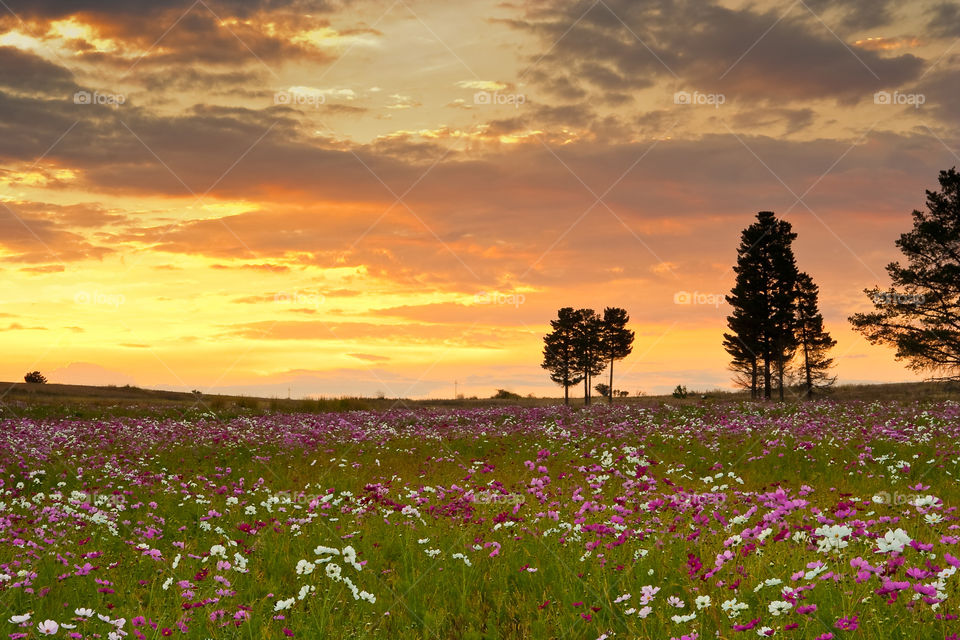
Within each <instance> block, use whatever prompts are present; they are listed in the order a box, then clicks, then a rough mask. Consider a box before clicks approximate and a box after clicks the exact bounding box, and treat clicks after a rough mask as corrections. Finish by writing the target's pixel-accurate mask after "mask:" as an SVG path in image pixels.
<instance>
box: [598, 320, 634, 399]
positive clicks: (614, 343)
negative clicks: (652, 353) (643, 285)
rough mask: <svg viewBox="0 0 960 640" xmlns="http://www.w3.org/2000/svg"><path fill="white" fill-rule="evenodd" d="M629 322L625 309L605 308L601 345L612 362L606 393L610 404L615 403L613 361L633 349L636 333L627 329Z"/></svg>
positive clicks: (607, 359) (610, 362)
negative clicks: (608, 391) (607, 391)
mask: <svg viewBox="0 0 960 640" xmlns="http://www.w3.org/2000/svg"><path fill="white" fill-rule="evenodd" d="M628 322H630V316H629V315H627V312H626V310H625V309H620V308H619V307H607V308H606V309H604V310H603V323H602V326H601V333H600V346H601V350H602V352H603V357H604V359H605V360H606V362H608V363H609V364H610V384H609V385H607V388H608V389H609V390H610V393H608V394H606V396H607V401H608V402H609V403H610V404H613V361H614V360H622V359H624V358H626V357H627V356H628V355H630V352H631V351H633V338H634V335H635V334H634V332H633V331H631V330H630V329H627V323H628ZM600 395H604V394H603V393H601V394H600Z"/></svg>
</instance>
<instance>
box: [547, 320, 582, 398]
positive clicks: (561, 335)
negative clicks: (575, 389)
mask: <svg viewBox="0 0 960 640" xmlns="http://www.w3.org/2000/svg"><path fill="white" fill-rule="evenodd" d="M579 317H580V316H579V314H578V312H576V311H574V309H573V307H564V308H562V309H560V310H559V311H558V312H557V319H556V320H551V321H550V327H551V328H552V329H553V331H551V332H550V333H548V334H547V335H546V336H544V337H543V342H544V345H543V364H542V365H540V366H542V367H543V368H544V369H546V370H548V371H549V372H550V379H551V380H553V381H554V382H556V383H557V384H559V385H562V386H563V403H564V404H570V387H572V386H573V385H575V384H579V383H580V381H581V380H583V377H582V376H581V374H580V372H579V366H580V365H579V360H578V359H577V337H578V336H577V331H578V329H577V323H578V321H579Z"/></svg>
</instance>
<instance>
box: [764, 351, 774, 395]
mask: <svg viewBox="0 0 960 640" xmlns="http://www.w3.org/2000/svg"><path fill="white" fill-rule="evenodd" d="M771 382H772V378H771V374H770V360H769V359H768V358H767V357H764V358H763V399H764V400H769V399H770V398H772V397H773V392H772V385H771Z"/></svg>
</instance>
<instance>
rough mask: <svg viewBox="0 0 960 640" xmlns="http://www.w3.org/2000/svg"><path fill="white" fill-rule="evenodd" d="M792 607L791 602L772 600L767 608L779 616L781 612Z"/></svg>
mask: <svg viewBox="0 0 960 640" xmlns="http://www.w3.org/2000/svg"><path fill="white" fill-rule="evenodd" d="M792 608H793V604H791V603H789V602H787V601H786V600H774V601H773V602H771V603H770V606H768V607H767V609H768V610H769V611H770V614H771V615H774V616H779V615H781V614H784V613H786V612H787V611H790V609H792Z"/></svg>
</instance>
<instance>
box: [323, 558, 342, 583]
mask: <svg viewBox="0 0 960 640" xmlns="http://www.w3.org/2000/svg"><path fill="white" fill-rule="evenodd" d="M324 571H326V573H327V577H328V578H330V579H331V580H339V579H340V573H341V571H342V570H341V569H340V565H338V564H337V563H336V562H330V563H328V564H327V566H326V568H325V569H324Z"/></svg>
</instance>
